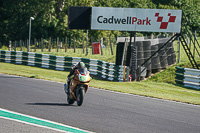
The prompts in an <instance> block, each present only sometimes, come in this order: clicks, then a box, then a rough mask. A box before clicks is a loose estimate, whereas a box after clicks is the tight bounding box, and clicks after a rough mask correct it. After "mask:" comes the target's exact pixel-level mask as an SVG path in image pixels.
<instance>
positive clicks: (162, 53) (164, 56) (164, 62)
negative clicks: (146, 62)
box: [158, 43, 168, 68]
mask: <svg viewBox="0 0 200 133" xmlns="http://www.w3.org/2000/svg"><path fill="white" fill-rule="evenodd" d="M163 45H164V43H159V44H158V48H159V49H160V48H161V47H162V46H163ZM158 55H159V58H160V65H161V68H166V67H167V66H168V62H167V53H166V50H165V47H163V48H162V49H161V50H160V51H159V52H158Z"/></svg>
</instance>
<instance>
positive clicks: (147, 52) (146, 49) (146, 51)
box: [143, 41, 151, 77]
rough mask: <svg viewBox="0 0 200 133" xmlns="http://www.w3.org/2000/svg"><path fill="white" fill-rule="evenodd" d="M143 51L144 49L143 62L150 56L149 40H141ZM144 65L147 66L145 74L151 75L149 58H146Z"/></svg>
mask: <svg viewBox="0 0 200 133" xmlns="http://www.w3.org/2000/svg"><path fill="white" fill-rule="evenodd" d="M143 51H144V62H146V60H147V59H148V58H149V57H150V56H151V42H150V41H143ZM144 67H146V68H147V75H146V77H149V76H151V59H150V60H148V61H147V62H146V63H145V64H144Z"/></svg>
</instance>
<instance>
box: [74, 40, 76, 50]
mask: <svg viewBox="0 0 200 133" xmlns="http://www.w3.org/2000/svg"><path fill="white" fill-rule="evenodd" d="M74 53H76V42H75V37H74Z"/></svg>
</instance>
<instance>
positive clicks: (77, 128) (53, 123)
mask: <svg viewBox="0 0 200 133" xmlns="http://www.w3.org/2000/svg"><path fill="white" fill-rule="evenodd" d="M0 110H2V111H6V112H10V113H14V114H18V115H22V116H26V117H30V118H33V119H38V120H41V121H45V122H50V123H53V124H57V125H60V126H64V127H68V128H73V129H76V130H81V131H84V132H90V133H93V132H91V131H86V130H83V129H80V128H76V127H72V126H69V125H65V124H62V123H58V122H54V121H50V120H46V119H42V118H38V117H35V116H30V115H26V114H22V113H18V112H14V111H10V110H7V109H3V108H0Z"/></svg>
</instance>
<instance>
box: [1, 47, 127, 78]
mask: <svg viewBox="0 0 200 133" xmlns="http://www.w3.org/2000/svg"><path fill="white" fill-rule="evenodd" d="M80 61H82V62H84V63H85V64H86V67H87V68H88V69H89V71H90V74H91V75H96V76H98V77H101V78H104V79H107V80H111V81H118V82H123V79H124V78H125V77H127V75H128V73H127V74H126V71H128V69H129V68H128V67H125V66H118V65H115V64H114V63H108V62H105V61H101V60H95V59H87V58H79V57H64V56H54V55H48V54H38V53H33V52H22V51H3V50H0V62H6V63H14V64H22V65H29V66H36V67H42V68H47V69H53V70H60V71H70V68H71V66H72V65H73V64H76V63H78V62H80Z"/></svg>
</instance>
